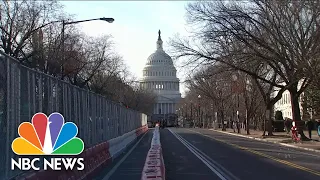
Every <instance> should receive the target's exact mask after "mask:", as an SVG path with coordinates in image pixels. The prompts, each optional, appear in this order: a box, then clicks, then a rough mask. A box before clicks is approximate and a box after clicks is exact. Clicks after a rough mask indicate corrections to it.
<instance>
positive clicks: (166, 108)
mask: <svg viewBox="0 0 320 180" xmlns="http://www.w3.org/2000/svg"><path fill="white" fill-rule="evenodd" d="M169 113H176V105H175V104H174V103H157V104H155V105H154V107H153V114H169Z"/></svg>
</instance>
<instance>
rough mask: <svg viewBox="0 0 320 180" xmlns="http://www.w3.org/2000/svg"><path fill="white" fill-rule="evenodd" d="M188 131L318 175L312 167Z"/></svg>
mask: <svg viewBox="0 0 320 180" xmlns="http://www.w3.org/2000/svg"><path fill="white" fill-rule="evenodd" d="M188 131H192V132H194V133H198V134H201V135H202V136H206V137H208V138H210V139H213V140H216V141H219V142H222V143H224V144H228V145H230V146H233V147H236V148H238V149H242V150H245V151H248V152H251V153H253V154H256V155H259V156H262V157H265V158H268V159H271V160H274V161H277V162H279V163H282V164H285V165H288V166H290V167H294V168H297V169H300V170H303V171H306V172H309V173H311V174H314V175H317V176H320V172H318V171H315V170H312V169H309V168H306V167H303V166H300V165H297V164H294V163H291V162H289V161H285V160H281V159H278V158H275V157H273V156H270V155H267V154H264V153H261V152H258V151H255V150H252V149H249V148H247V147H243V146H239V145H236V144H233V143H229V142H227V141H224V140H220V139H216V138H214V137H212V136H209V135H206V134H202V133H200V132H197V131H193V130H190V129H188Z"/></svg>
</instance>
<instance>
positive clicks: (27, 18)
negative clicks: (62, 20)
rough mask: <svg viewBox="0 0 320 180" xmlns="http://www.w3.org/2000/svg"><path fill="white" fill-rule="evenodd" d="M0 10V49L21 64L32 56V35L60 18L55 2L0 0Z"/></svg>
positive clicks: (58, 7) (59, 8)
mask: <svg viewBox="0 0 320 180" xmlns="http://www.w3.org/2000/svg"><path fill="white" fill-rule="evenodd" d="M0 8H1V11H0V32H1V44H0V47H1V49H2V50H3V52H5V53H6V54H8V55H10V56H13V57H15V58H18V59H19V60H20V61H21V62H23V61H26V60H27V59H29V58H30V57H32V56H33V55H34V54H33V53H32V52H33V48H32V43H31V40H32V36H33V34H34V33H37V32H39V30H40V29H41V28H44V27H46V26H47V25H49V24H51V23H52V22H53V21H54V20H57V19H56V18H57V17H58V18H59V17H60V16H61V11H60V10H61V6H60V5H59V4H58V3H57V2H56V1H28V0H23V1H17V0H15V1H7V0H2V2H1V3H0Z"/></svg>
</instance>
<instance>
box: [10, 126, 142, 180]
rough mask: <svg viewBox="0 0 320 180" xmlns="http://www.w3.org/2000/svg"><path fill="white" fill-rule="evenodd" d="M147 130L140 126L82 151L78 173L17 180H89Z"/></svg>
mask: <svg viewBox="0 0 320 180" xmlns="http://www.w3.org/2000/svg"><path fill="white" fill-rule="evenodd" d="M147 130H148V126H147V125H145V126H142V127H140V128H138V129H136V130H133V131H131V132H128V133H126V134H123V135H122V136H119V137H117V138H114V139H111V140H109V141H107V142H103V143H100V144H97V145H95V146H93V147H91V148H88V149H86V150H85V151H83V152H82V153H81V154H80V155H79V156H78V157H83V158H84V165H85V169H84V170H83V171H78V170H76V168H74V170H73V171H70V170H68V171H67V170H61V171H53V170H46V171H43V170H41V171H37V172H32V173H30V174H26V175H22V176H20V177H18V178H16V179H18V180H44V179H48V180H49V179H56V180H91V179H93V178H94V177H95V176H96V175H97V173H99V172H100V170H101V168H105V167H106V166H108V165H110V164H111V163H112V162H113V161H114V159H115V158H116V157H118V156H119V155H120V154H121V153H122V152H123V151H124V150H125V149H126V148H127V147H128V146H129V145H130V144H131V143H133V142H134V140H136V139H137V138H138V137H139V136H140V135H141V134H143V133H145V132H146V131H147Z"/></svg>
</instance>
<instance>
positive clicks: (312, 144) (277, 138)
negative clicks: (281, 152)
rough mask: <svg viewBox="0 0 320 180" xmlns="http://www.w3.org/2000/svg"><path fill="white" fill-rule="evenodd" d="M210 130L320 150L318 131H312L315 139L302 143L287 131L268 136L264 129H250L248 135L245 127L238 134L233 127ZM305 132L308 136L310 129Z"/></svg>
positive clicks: (310, 149)
mask: <svg viewBox="0 0 320 180" xmlns="http://www.w3.org/2000/svg"><path fill="white" fill-rule="evenodd" d="M210 130H213V131H218V132H222V133H227V134H232V135H236V136H242V137H246V138H250V139H256V140H260V141H267V142H273V143H277V144H281V145H284V146H289V147H294V148H299V149H304V150H309V151H316V152H320V142H319V140H320V139H319V136H318V134H317V132H316V131H312V139H313V141H303V142H301V143H295V142H293V140H292V139H291V135H290V134H287V133H286V132H273V134H274V136H271V137H268V136H262V134H263V131H255V130H250V135H247V133H246V131H245V129H241V130H240V134H238V133H237V131H236V132H234V131H233V129H230V128H228V129H227V130H226V131H222V130H221V129H216V130H214V129H210ZM304 134H305V135H306V136H308V131H304Z"/></svg>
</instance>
